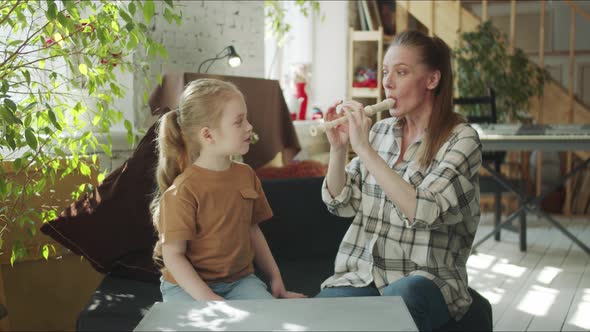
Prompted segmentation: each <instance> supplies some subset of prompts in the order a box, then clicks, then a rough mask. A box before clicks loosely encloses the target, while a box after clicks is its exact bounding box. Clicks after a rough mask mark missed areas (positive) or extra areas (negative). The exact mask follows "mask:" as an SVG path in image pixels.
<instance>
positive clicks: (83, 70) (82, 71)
mask: <svg viewBox="0 0 590 332" xmlns="http://www.w3.org/2000/svg"><path fill="white" fill-rule="evenodd" d="M78 70H79V71H80V74H82V75H84V76H86V77H88V66H86V64H85V63H81V64H80V65H78Z"/></svg>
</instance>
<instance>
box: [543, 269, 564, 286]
mask: <svg viewBox="0 0 590 332" xmlns="http://www.w3.org/2000/svg"><path fill="white" fill-rule="evenodd" d="M562 271H563V270H562V269H560V268H556V267H553V266H545V267H544V268H543V270H542V271H541V272H540V273H539V276H538V277H537V281H538V282H542V283H544V284H546V285H549V284H551V282H552V281H553V279H555V277H557V275H558V274H559V273H561V272H562Z"/></svg>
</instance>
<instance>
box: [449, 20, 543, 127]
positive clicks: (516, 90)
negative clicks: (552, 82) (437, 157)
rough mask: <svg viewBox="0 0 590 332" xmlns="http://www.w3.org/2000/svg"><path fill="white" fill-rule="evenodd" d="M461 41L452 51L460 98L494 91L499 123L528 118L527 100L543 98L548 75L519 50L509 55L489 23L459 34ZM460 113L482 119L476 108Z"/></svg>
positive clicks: (465, 109) (501, 39)
mask: <svg viewBox="0 0 590 332" xmlns="http://www.w3.org/2000/svg"><path fill="white" fill-rule="evenodd" d="M461 38H462V46H461V47H456V48H455V50H454V55H455V58H456V60H457V68H455V75H456V77H457V78H458V91H459V95H460V96H462V97H474V96H484V95H487V94H488V92H487V91H488V88H493V89H494V90H495V94H496V104H497V110H498V118H499V121H501V122H507V121H509V120H521V119H523V118H526V117H528V116H529V113H528V106H529V99H530V98H531V97H533V96H541V95H542V94H543V87H544V84H545V81H546V79H547V78H548V77H549V74H548V72H547V71H546V70H544V69H542V68H540V67H539V66H537V65H536V64H535V63H533V62H531V61H530V60H529V59H528V57H527V56H526V54H525V53H524V52H523V51H522V50H521V49H519V48H516V49H515V51H514V54H512V55H511V54H510V53H509V52H508V49H507V46H506V45H507V43H506V40H507V38H506V36H504V35H502V34H501V33H500V31H499V30H498V29H497V28H495V27H494V26H493V25H492V23H491V21H486V22H484V23H482V24H480V25H479V26H478V27H477V29H476V30H475V31H473V32H464V33H462V34H461ZM461 111H462V112H464V113H465V114H466V115H474V116H480V115H482V114H481V112H482V110H481V109H480V108H479V105H472V106H462V107H461Z"/></svg>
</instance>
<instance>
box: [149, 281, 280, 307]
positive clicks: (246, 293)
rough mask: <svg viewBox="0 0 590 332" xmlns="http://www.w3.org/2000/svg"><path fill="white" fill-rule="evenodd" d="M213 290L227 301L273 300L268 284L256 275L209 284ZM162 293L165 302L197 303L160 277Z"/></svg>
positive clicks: (180, 288)
mask: <svg viewBox="0 0 590 332" xmlns="http://www.w3.org/2000/svg"><path fill="white" fill-rule="evenodd" d="M209 287H210V288H211V290H212V291H213V292H214V293H215V294H217V295H219V296H221V297H223V298H224V299H226V300H247V299H273V298H274V297H273V296H272V295H271V294H270V293H269V292H268V288H267V287H266V284H265V283H264V282H262V280H260V279H258V277H257V276H255V275H254V274H249V275H247V276H245V277H243V278H242V279H239V280H236V281H234V282H228V283H226V282H217V283H213V284H209ZM160 292H162V299H163V300H164V302H188V301H195V299H194V298H193V297H192V296H190V295H189V294H188V293H187V292H185V291H184V289H182V287H180V286H178V285H176V284H173V283H170V282H168V281H166V280H164V278H162V277H160Z"/></svg>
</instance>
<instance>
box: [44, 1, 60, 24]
mask: <svg viewBox="0 0 590 332" xmlns="http://www.w3.org/2000/svg"><path fill="white" fill-rule="evenodd" d="M46 16H47V18H48V19H49V20H50V21H53V20H55V18H56V16H57V5H56V4H55V2H54V1H53V0H48V1H47V12H46Z"/></svg>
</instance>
